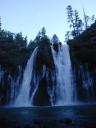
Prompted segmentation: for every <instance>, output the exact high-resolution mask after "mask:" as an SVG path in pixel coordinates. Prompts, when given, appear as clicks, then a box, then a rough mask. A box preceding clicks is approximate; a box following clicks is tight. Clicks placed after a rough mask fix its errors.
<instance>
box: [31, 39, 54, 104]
mask: <svg viewBox="0 0 96 128" xmlns="http://www.w3.org/2000/svg"><path fill="white" fill-rule="evenodd" d="M43 66H45V75H44V76H42V74H43V72H44V71H43ZM34 73H35V77H37V78H38V77H39V78H40V82H39V85H38V89H37V91H36V94H35V96H34V100H33V104H34V105H50V104H51V103H50V96H49V94H48V87H49V88H50V89H52V86H53V80H52V75H53V74H55V65H54V61H53V57H52V52H51V45H50V43H48V40H47V42H46V41H44V42H43V41H42V42H41V45H40V46H39V50H38V53H37V57H36V63H35V65H34ZM31 85H32V86H31V92H30V94H32V90H33V89H32V87H33V82H32V81H31Z"/></svg>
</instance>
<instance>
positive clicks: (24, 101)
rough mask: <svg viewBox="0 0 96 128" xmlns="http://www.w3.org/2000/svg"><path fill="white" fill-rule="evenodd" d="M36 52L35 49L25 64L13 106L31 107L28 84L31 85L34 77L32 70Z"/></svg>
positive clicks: (36, 49)
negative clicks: (18, 91)
mask: <svg viewBox="0 0 96 128" xmlns="http://www.w3.org/2000/svg"><path fill="white" fill-rule="evenodd" d="M37 51H38V48H37V47H36V48H35V50H34V51H33V53H32V55H31V57H30V59H29V60H28V62H27V66H26V68H25V71H24V74H23V80H22V85H21V89H20V93H19V95H18V97H17V99H16V101H15V106H29V105H31V101H30V98H29V95H30V86H31V85H30V83H31V79H32V75H34V73H33V70H34V64H35V59H36V55H37ZM34 82H36V81H35V80H34ZM35 86H36V85H35Z"/></svg>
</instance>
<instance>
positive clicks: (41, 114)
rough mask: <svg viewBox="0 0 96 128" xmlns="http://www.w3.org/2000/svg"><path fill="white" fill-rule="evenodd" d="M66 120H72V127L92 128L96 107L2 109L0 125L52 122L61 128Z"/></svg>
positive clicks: (95, 119) (0, 110) (94, 121)
mask: <svg viewBox="0 0 96 128" xmlns="http://www.w3.org/2000/svg"><path fill="white" fill-rule="evenodd" d="M65 119H70V120H72V123H70V127H72V126H73V125H74V126H81V125H82V126H83V125H86V124H87V126H90V128H91V126H96V105H73V106H54V107H20V108H16V107H0V124H4V123H6V124H7V126H8V125H12V126H17V125H18V126H25V125H32V124H34V122H35V123H36V122H39V123H41V122H43V123H47V124H48V123H50V122H55V123H56V122H59V126H58V128H60V127H61V124H60V122H63V121H64V120H65ZM63 124H64V123H63ZM64 125H65V124H64ZM0 126H1V125H0ZM68 127H69V125H68ZM0 128H1V127H0ZM2 128H3V127H2ZM7 128H8V127H7Z"/></svg>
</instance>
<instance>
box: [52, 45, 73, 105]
mask: <svg viewBox="0 0 96 128" xmlns="http://www.w3.org/2000/svg"><path fill="white" fill-rule="evenodd" d="M52 54H53V59H54V63H55V68H56V83H57V84H56V105H64V104H71V103H72V102H73V94H74V87H73V86H72V82H71V61H70V55H69V48H68V45H62V46H60V47H59V51H58V52H56V51H55V50H54V49H53V48H52Z"/></svg>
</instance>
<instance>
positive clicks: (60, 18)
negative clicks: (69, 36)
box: [0, 0, 96, 42]
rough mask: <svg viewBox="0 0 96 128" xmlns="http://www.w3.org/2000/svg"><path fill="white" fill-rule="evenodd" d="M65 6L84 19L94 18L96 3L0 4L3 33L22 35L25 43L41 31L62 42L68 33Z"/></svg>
mask: <svg viewBox="0 0 96 128" xmlns="http://www.w3.org/2000/svg"><path fill="white" fill-rule="evenodd" d="M67 5H72V7H73V9H76V10H78V12H79V14H80V16H81V17H82V15H83V8H84V10H85V12H86V14H87V15H89V16H91V15H93V14H96V0H80V1H79V0H0V16H1V22H2V29H5V30H9V31H11V32H14V33H18V32H22V33H23V35H24V36H27V37H28V40H31V39H32V40H34V38H35V37H36V35H37V33H38V32H39V31H40V30H41V28H42V27H45V28H46V32H47V35H48V36H49V37H50V38H51V37H52V35H53V34H57V36H58V37H59V39H60V41H61V42H64V35H65V33H66V31H68V23H67V14H66V7H67Z"/></svg>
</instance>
